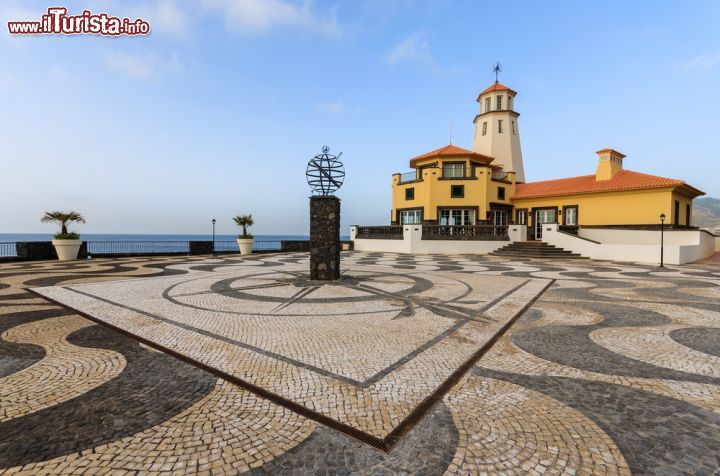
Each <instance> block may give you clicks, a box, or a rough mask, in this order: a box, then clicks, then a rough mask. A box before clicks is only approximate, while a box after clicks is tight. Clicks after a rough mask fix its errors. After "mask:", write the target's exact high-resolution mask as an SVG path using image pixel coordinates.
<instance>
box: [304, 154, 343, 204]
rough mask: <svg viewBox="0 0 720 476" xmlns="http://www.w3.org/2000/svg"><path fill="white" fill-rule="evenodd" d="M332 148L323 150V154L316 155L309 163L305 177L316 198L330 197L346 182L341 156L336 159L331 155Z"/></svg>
mask: <svg viewBox="0 0 720 476" xmlns="http://www.w3.org/2000/svg"><path fill="white" fill-rule="evenodd" d="M329 152H330V148H329V147H328V146H325V147H323V148H322V154H319V155H316V156H315V157H314V158H313V159H311V160H310V162H308V166H307V170H306V171H305V176H306V177H307V183H308V185H310V187H311V188H312V191H313V195H316V196H318V195H319V196H329V195H332V194H334V193H335V192H336V191H337V189H339V188H340V187H342V184H343V181H344V180H345V167H343V164H342V162H340V160H339V159H340V155H342V152H340V155H338V156H337V157H335V156H334V155H332V154H330V153H329Z"/></svg>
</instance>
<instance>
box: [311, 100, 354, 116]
mask: <svg viewBox="0 0 720 476" xmlns="http://www.w3.org/2000/svg"><path fill="white" fill-rule="evenodd" d="M316 109H317V110H318V111H320V112H325V113H329V114H340V113H343V112H345V110H346V109H347V107H346V106H345V103H344V102H342V101H330V102H321V103H319V104H318V105H317V106H316Z"/></svg>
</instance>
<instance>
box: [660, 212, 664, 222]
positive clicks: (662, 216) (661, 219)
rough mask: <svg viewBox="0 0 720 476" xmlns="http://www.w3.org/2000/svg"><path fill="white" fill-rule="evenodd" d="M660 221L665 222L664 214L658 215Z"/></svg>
mask: <svg viewBox="0 0 720 476" xmlns="http://www.w3.org/2000/svg"><path fill="white" fill-rule="evenodd" d="M660 221H665V214H664V213H661V214H660Z"/></svg>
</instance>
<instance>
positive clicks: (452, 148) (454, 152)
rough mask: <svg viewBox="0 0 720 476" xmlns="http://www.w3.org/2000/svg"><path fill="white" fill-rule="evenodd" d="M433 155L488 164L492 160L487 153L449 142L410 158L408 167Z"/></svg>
mask: <svg viewBox="0 0 720 476" xmlns="http://www.w3.org/2000/svg"><path fill="white" fill-rule="evenodd" d="M435 157H468V158H470V159H472V160H474V161H476V162H482V163H483V164H489V163H490V162H492V161H493V158H492V157H488V156H487V155H482V154H478V153H477V152H474V151H472V150H468V149H463V148H462V147H458V146H456V145H452V144H450V145H446V146H445V147H441V148H439V149H435V150H433V151H431V152H428V153H427V154H422V155H418V156H417V157H413V158H412V159H410V167H415V165H416V164H417V163H418V162H420V161H421V160H425V159H431V158H435Z"/></svg>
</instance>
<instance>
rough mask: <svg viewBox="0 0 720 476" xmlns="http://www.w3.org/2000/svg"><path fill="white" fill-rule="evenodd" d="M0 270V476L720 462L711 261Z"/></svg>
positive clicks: (359, 257)
mask: <svg viewBox="0 0 720 476" xmlns="http://www.w3.org/2000/svg"><path fill="white" fill-rule="evenodd" d="M342 265H343V276H342V279H341V280H340V281H338V282H333V283H326V284H321V283H318V282H315V281H310V280H308V279H307V268H308V256H307V254H302V253H298V254H268V255H258V256H252V257H249V258H241V257H237V256H235V257H219V258H201V257H173V258H121V259H95V260H89V261H78V262H72V263H58V262H38V263H6V264H0V473H7V474H14V473H26V474H45V473H60V472H65V473H68V474H79V473H88V474H95V473H103V472H108V471H115V472H118V473H122V472H128V473H138V472H141V473H151V474H162V473H167V474H170V473H172V472H175V473H185V472H201V473H203V472H206V473H208V474H210V473H213V474H215V473H218V474H219V473H237V472H243V471H248V472H254V473H260V474H284V473H297V474H305V473H323V474H325V473H329V474H353V473H354V474H397V473H412V474H445V473H448V474H455V473H459V474H477V473H483V472H486V473H491V474H496V473H514V474H537V473H548V474H716V473H720V459H719V458H720V456H718V455H720V350H719V349H720V263H718V262H710V261H708V262H706V263H704V264H697V265H688V266H682V267H672V266H671V267H667V268H665V269H659V268H657V267H651V266H642V265H629V264H619V263H612V262H597V261H590V260H567V261H547V260H524V261H519V260H508V259H502V258H493V257H486V256H467V255H463V256H441V255H437V256H433V255H430V256H411V255H399V254H390V253H359V252H356V253H347V254H344V255H343V263H342Z"/></svg>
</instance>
